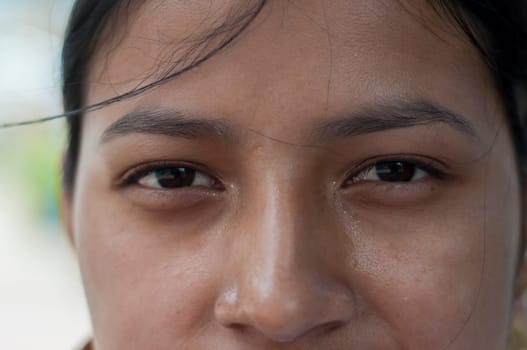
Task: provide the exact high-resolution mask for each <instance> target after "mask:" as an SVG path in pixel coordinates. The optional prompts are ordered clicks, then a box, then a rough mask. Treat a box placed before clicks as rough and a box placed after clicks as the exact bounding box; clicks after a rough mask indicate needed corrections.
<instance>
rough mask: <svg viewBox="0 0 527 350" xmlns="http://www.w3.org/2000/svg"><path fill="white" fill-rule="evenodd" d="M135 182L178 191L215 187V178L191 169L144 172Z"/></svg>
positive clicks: (180, 168)
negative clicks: (195, 187) (187, 188)
mask: <svg viewBox="0 0 527 350" xmlns="http://www.w3.org/2000/svg"><path fill="white" fill-rule="evenodd" d="M133 182H135V183H137V184H139V185H141V186H143V187H146V188H151V189H177V188H183V187H191V186H203V187H215V186H217V184H218V182H217V180H216V179H214V178H213V177H211V176H209V175H206V174H205V173H203V172H200V171H198V170H195V169H192V168H190V167H177V166H176V167H163V168H158V169H153V170H147V171H143V172H141V173H140V174H138V175H135V176H134V177H133Z"/></svg>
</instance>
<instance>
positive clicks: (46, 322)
mask: <svg viewBox="0 0 527 350" xmlns="http://www.w3.org/2000/svg"><path fill="white" fill-rule="evenodd" d="M72 3H73V1H72V0H17V1H10V0H0V124H2V123H3V122H8V121H22V120H30V119H34V118H38V117H43V116H46V115H51V114H57V113H59V112H61V99H60V47H61V41H62V37H63V32H64V29H65V25H66V21H67V17H68V14H69V11H70V9H71V5H72ZM64 140H65V129H64V123H63V121H54V122H48V123H45V124H42V125H35V126H26V127H20V128H14V129H8V130H1V129H0V276H1V278H0V348H1V349H9V350H18V349H21V350H31V349H50V350H51V349H53V350H71V349H76V348H79V346H80V344H81V343H82V342H84V341H85V340H86V339H87V338H88V337H89V335H90V333H91V331H90V324H89V318H88V312H87V307H86V303H85V299H84V295H83V291H82V287H81V282H80V277H79V273H78V270H77V265H76V261H75V255H74V252H73V250H72V249H71V247H70V245H69V243H68V241H67V239H66V237H65V234H64V231H63V229H62V227H61V222H60V220H59V215H60V214H59V209H58V206H57V198H58V195H59V183H60V158H61V152H62V148H63V146H64Z"/></svg>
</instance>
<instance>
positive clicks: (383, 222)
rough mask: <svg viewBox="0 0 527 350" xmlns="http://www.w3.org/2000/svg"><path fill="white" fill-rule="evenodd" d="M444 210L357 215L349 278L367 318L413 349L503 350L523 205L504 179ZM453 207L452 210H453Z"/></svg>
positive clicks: (461, 194)
mask: <svg viewBox="0 0 527 350" xmlns="http://www.w3.org/2000/svg"><path fill="white" fill-rule="evenodd" d="M491 176H493V175H492V174H491V172H490V173H489V178H488V181H492V182H493V183H494V185H493V186H492V188H491V187H490V186H489V187H487V190H483V187H480V186H487V185H488V183H486V184H485V183H481V185H476V186H473V187H472V188H470V187H467V188H464V189H461V190H459V191H458V192H457V193H453V194H452V195H450V196H449V197H448V199H446V200H441V201H438V202H437V204H436V205H427V206H423V207H422V208H411V209H410V210H406V209H395V210H386V211H382V210H379V211H375V210H372V209H367V210H365V209H361V208H356V209H355V210H354V214H353V218H352V221H353V222H350V223H348V224H347V225H346V226H347V227H351V229H348V234H349V236H350V237H351V239H350V242H352V243H351V244H350V254H349V256H350V260H349V265H350V269H349V271H352V272H350V273H351V274H353V276H352V277H351V278H352V279H353V280H354V281H355V284H354V288H355V291H356V293H357V294H358V295H360V296H361V297H362V298H363V299H364V301H363V305H361V307H363V309H364V311H363V312H364V313H371V314H373V315H375V316H374V317H378V318H380V319H383V320H384V321H386V322H387V323H388V324H389V325H390V328H391V329H392V331H393V332H394V333H395V334H397V337H399V339H400V340H401V343H403V344H406V345H407V347H408V348H412V349H414V348H415V349H424V348H434V349H435V348H437V349H441V348H445V347H447V346H450V347H449V349H467V348H470V349H475V348H488V349H498V348H500V347H501V348H502V347H503V344H504V339H505V335H506V329H507V323H508V310H509V308H510V303H511V288H510V287H511V286H512V285H513V283H512V275H511V274H510V273H509V272H510V271H513V270H514V269H513V266H512V265H513V264H512V262H513V261H514V250H515V243H514V242H515V232H519V227H518V224H517V223H519V214H518V205H517V200H515V198H510V196H509V198H508V199H507V200H506V199H505V193H506V192H505V191H506V188H505V187H506V186H508V185H510V182H509V183H508V185H507V184H506V182H505V181H503V178H500V179H499V181H497V180H498V179H497V178H496V179H494V180H496V181H494V180H492V179H490V177H491ZM447 202H448V205H446V203H447Z"/></svg>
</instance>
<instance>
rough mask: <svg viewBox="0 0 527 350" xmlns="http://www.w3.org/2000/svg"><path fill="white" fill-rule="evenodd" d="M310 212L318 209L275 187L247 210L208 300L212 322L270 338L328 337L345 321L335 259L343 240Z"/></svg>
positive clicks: (349, 309) (347, 293) (349, 296)
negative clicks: (217, 289) (219, 283)
mask: <svg viewBox="0 0 527 350" xmlns="http://www.w3.org/2000/svg"><path fill="white" fill-rule="evenodd" d="M306 203H307V205H306ZM310 206H312V208H310ZM313 211H316V212H320V211H319V208H316V205H309V202H306V201H299V200H298V198H295V196H294V195H291V194H287V193H284V192H280V191H276V192H272V191H271V192H268V193H267V194H266V195H265V204H264V205H262V206H260V207H253V208H252V209H248V212H247V213H245V214H244V215H243V219H242V220H241V221H240V222H242V221H243V224H240V225H239V229H238V230H237V231H238V233H237V236H236V237H237V238H236V239H235V240H233V241H234V242H236V243H235V244H233V245H232V246H231V247H230V249H231V252H232V253H231V254H230V256H231V258H230V259H231V261H230V262H231V265H230V266H231V267H232V268H229V270H230V271H231V272H230V273H229V277H230V278H229V279H228V281H227V282H226V285H225V286H224V289H223V290H222V292H221V293H220V295H219V297H218V299H217V301H216V304H215V310H214V312H215V317H216V319H217V321H218V322H219V323H221V324H222V325H223V326H224V327H227V328H230V329H231V330H233V331H236V330H238V331H240V330H245V331H247V330H250V331H252V332H251V333H254V332H256V333H257V334H259V335H260V336H263V337H265V338H266V339H268V340H271V341H274V342H294V341H297V340H300V339H302V338H305V337H307V336H309V335H314V334H318V335H321V336H323V335H328V334H330V333H332V331H334V330H336V329H338V328H341V327H344V326H346V325H347V324H348V323H349V321H350V320H351V319H352V317H353V313H354V303H353V293H352V289H351V288H350V287H348V286H347V285H346V282H345V279H344V278H343V275H345V273H342V270H343V266H342V265H341V264H339V260H340V259H339V256H341V249H342V248H341V247H342V245H341V244H340V243H339V242H338V241H339V240H338V235H337V234H335V232H328V231H331V225H330V224H328V225H325V224H324V222H326V221H325V220H323V219H322V218H321V217H320V215H314V212H313ZM241 227H244V228H245V229H244V230H242V229H241ZM247 227H248V228H249V229H247ZM341 277H342V278H341Z"/></svg>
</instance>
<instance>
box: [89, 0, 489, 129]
mask: <svg viewBox="0 0 527 350" xmlns="http://www.w3.org/2000/svg"><path fill="white" fill-rule="evenodd" d="M259 4H260V1H146V2H144V3H142V4H141V6H139V7H137V8H136V9H134V10H133V11H130V12H128V13H125V15H123V12H121V13H120V17H119V20H118V21H117V23H116V25H115V26H112V28H117V29H118V31H117V32H113V31H112V32H111V33H107V35H106V36H105V39H104V40H103V43H102V45H101V46H100V48H99V50H98V52H97V54H96V56H95V57H94V58H93V60H92V64H91V68H90V71H89V77H88V79H87V80H88V81H87V86H86V91H87V96H86V102H87V103H88V104H91V103H96V102H99V101H102V100H105V99H108V98H111V97H114V96H115V95H116V94H121V93H125V92H127V91H129V90H131V89H134V88H136V87H138V86H143V85H145V84H148V83H150V82H152V81H155V80H157V79H159V78H160V77H162V76H164V75H167V74H169V73H173V72H175V71H178V70H180V69H182V68H185V67H186V66H188V65H189V64H190V63H191V62H193V61H194V60H196V59H200V58H202V57H204V56H206V54H207V53H209V52H211V51H213V50H214V49H215V48H217V47H218V46H220V45H221V44H222V42H224V41H225V40H227V39H229V38H230V36H232V35H233V34H234V33H236V32H237V30H239V29H241V28H242V27H243V25H244V24H245V23H246V22H247V20H248V18H249V17H250V16H251V14H252V13H253V12H254V11H255V10H256V9H257V8H258V6H259ZM423 96H424V97H426V98H427V99H430V100H433V101H439V102H443V101H445V100H448V101H449V104H450V105H449V106H448V107H450V108H452V109H454V110H457V111H459V112H461V113H465V114H467V115H481V114H485V113H486V112H488V111H489V110H495V109H496V108H497V107H496V106H497V99H496V96H495V92H494V89H492V84H491V82H490V78H489V75H488V72H487V69H485V67H484V65H483V64H482V62H481V60H480V59H479V57H478V54H477V52H476V51H475V50H474V49H473V48H472V47H471V45H470V44H469V43H468V41H467V40H466V38H465V37H464V36H463V35H461V34H460V32H459V31H458V30H457V29H456V28H455V27H454V26H453V24H452V23H451V22H449V21H448V20H447V19H446V17H445V16H441V14H440V13H439V12H437V11H436V10H435V9H434V8H433V7H432V6H431V5H430V4H429V2H427V1H396V0H393V1H388V0H386V1H360V0H359V1H344V0H343V1H341V0H337V1H324V0H302V1H282V0H271V1H267V2H266V4H265V6H264V8H263V10H262V11H261V13H260V14H259V15H258V16H257V17H256V19H255V20H254V21H252V22H251V23H250V24H249V25H248V27H247V28H245V29H244V30H243V31H242V33H241V34H240V35H239V36H238V37H237V38H236V40H234V41H233V42H231V43H230V44H229V45H227V46H226V47H225V48H223V49H222V50H220V51H219V52H217V53H215V54H214V55H213V56H212V57H211V58H210V59H208V60H206V61H205V62H204V63H202V64H200V65H199V66H198V67H197V68H195V69H193V70H191V71H188V72H186V73H185V74H183V75H181V76H179V77H178V78H177V79H174V80H172V81H169V82H166V83H165V84H163V85H162V86H161V87H160V88H158V89H155V90H152V91H150V92H149V93H146V94H142V95H141V96H139V97H137V98H134V99H131V100H129V101H126V102H122V103H118V104H116V105H115V106H112V107H111V108H109V109H108V110H107V111H106V112H104V110H103V111H102V112H100V113H99V112H98V113H99V114H104V115H105V117H104V118H98V119H103V121H101V122H96V123H95V124H98V125H99V127H98V128H97V129H98V131H99V132H100V131H101V128H102V126H103V125H108V124H110V123H111V122H112V121H113V120H114V119H115V118H117V117H118V115H119V114H121V115H122V113H125V112H126V110H129V109H130V108H134V107H137V106H138V105H139V106H141V105H145V104H151V105H159V104H161V105H163V104H166V103H167V101H170V104H177V105H178V107H179V108H182V109H199V111H197V112H199V113H204V114H210V113H213V114H215V115H216V116H218V117H232V118H236V116H238V117H240V118H241V117H242V116H243V120H241V119H240V120H238V121H239V122H241V123H247V121H248V120H249V119H248V118H247V115H252V116H255V115H258V114H261V115H262V116H265V121H266V123H269V118H271V119H273V120H274V119H278V121H279V124H283V123H284V122H285V121H287V120H289V121H290V122H294V123H297V122H301V123H303V122H308V121H309V119H310V118H309V116H313V118H314V117H320V116H322V115H324V114H329V112H331V113H339V112H342V110H345V109H348V108H350V106H360V105H362V104H369V103H370V104H371V103H375V102H376V101H379V100H383V99H390V98H392V97H397V98H407V97H408V98H421V97H423ZM482 101H485V103H482ZM307 112H309V113H307ZM218 114H221V115H218ZM285 115H287V116H288V117H287V118H284V116H285ZM276 116H279V118H276ZM112 118H113V119H112ZM93 119H97V118H93ZM250 120H251V122H252V123H254V121H255V120H258V118H252V119H250ZM90 123H91V122H90ZM249 126H254V125H249Z"/></svg>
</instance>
